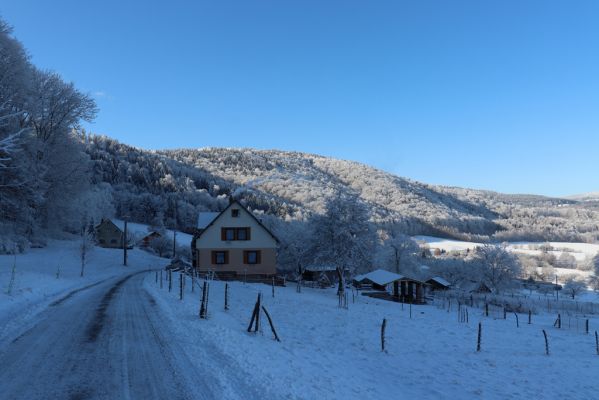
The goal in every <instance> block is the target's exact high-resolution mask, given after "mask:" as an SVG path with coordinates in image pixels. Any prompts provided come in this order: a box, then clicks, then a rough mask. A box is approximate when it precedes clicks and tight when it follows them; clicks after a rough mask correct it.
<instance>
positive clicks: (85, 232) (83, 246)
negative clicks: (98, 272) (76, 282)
mask: <svg viewBox="0 0 599 400" xmlns="http://www.w3.org/2000/svg"><path fill="white" fill-rule="evenodd" d="M94 242H95V241H94V235H93V229H90V226H89V225H88V224H87V223H83V224H82V226H81V234H80V242H79V256H80V258H81V274H80V275H81V277H83V275H84V272H85V265H86V264H87V261H88V260H89V254H90V253H91V252H92V251H93V250H94Z"/></svg>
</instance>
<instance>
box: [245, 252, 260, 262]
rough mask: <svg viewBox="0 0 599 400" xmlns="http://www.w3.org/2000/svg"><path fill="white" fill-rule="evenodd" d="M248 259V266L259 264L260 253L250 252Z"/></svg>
mask: <svg viewBox="0 0 599 400" xmlns="http://www.w3.org/2000/svg"><path fill="white" fill-rule="evenodd" d="M247 259H248V264H257V263H258V252H256V251H248V252H247Z"/></svg>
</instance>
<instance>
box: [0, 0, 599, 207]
mask: <svg viewBox="0 0 599 400" xmlns="http://www.w3.org/2000/svg"><path fill="white" fill-rule="evenodd" d="M0 15H2V17H3V18H4V19H6V20H7V21H8V22H9V23H10V24H12V25H13V26H14V28H15V34H16V36H17V37H18V38H19V39H20V40H21V41H22V42H23V43H24V45H25V47H27V48H28V49H29V52H30V53H31V55H32V59H33V62H34V63H35V64H36V65H38V66H40V67H42V68H48V69H52V70H56V71H58V72H60V73H61V74H62V75H63V76H64V77H65V78H66V79H67V80H72V81H74V82H75V84H76V85H77V86H78V87H79V88H81V89H82V90H84V91H88V92H90V93H93V94H94V96H95V97H96V98H97V102H98V104H99V106H100V108H101V111H100V114H99V116H98V118H97V120H96V122H95V123H94V124H92V125H91V126H87V128H88V129H91V130H92V131H93V132H95V133H103V134H107V135H109V136H112V137H115V138H117V139H118V140H120V141H122V142H125V143H128V144H132V145H135V146H138V147H142V148H148V149H158V148H176V147H204V146H227V147H254V148H261V149H268V148H276V149H283V150H298V151H305V152H312V153H319V154H324V155H330V156H334V157H339V158H344V159H351V160H357V161H361V162H364V163H367V164H371V165H374V166H376V167H379V168H382V169H384V170H387V171H390V172H393V173H396V174H398V175H401V176H405V177H409V178H412V179H416V180H419V181H423V182H427V183H438V184H446V185H457V186H464V187H473V188H486V189H493V190H498V191H503V192H508V193H539V194H548V195H567V194H573V193H579V192H586V191H592V190H599V174H598V172H599V157H598V153H599V22H598V21H599V1H595V0H590V1H566V0H564V1H547V0H543V1H526V0H508V1H503V0H502V1H480V0H473V1H445V0H438V1H427V0H413V1H399V0H394V1H348V0H343V1H322V0H316V1H307V0H301V1H280V0H276V1H253V0H240V1H227V0H218V1H186V2H185V1H177V0H171V1H125V0H121V1H112V0H108V1H93V2H92V1H80V0H70V1H68V0H53V1H42V0H39V1H30V0H19V1H12V2H8V1H3V2H2V3H1V5H0Z"/></svg>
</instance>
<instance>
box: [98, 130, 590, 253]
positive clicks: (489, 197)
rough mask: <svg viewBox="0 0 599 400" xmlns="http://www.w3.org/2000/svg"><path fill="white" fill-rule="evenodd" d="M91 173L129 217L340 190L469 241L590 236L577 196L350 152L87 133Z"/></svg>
mask: <svg viewBox="0 0 599 400" xmlns="http://www.w3.org/2000/svg"><path fill="white" fill-rule="evenodd" d="M87 152H88V154H89V156H90V157H91V159H92V161H93V163H94V167H93V170H94V182H95V183H98V184H99V183H101V182H106V183H109V184H111V185H112V186H113V188H114V189H115V190H114V197H115V206H116V209H117V212H118V213H119V214H121V216H122V215H128V216H130V217H131V218H132V219H135V220H137V221H139V222H146V223H152V220H153V219H155V218H158V219H164V221H166V224H167V225H168V226H178V227H179V228H180V229H186V228H189V227H192V226H193V225H194V224H195V218H196V213H197V211H199V210H219V209H220V208H222V207H223V206H224V205H225V204H226V199H225V197H226V196H228V195H235V196H236V197H239V198H241V199H243V200H244V201H245V202H246V204H247V205H248V206H249V207H250V208H252V209H253V210H257V211H260V212H264V213H265V214H270V215H273V216H277V217H279V218H280V219H282V220H303V219H306V218H308V217H309V216H310V215H312V214H320V213H322V212H323V211H324V206H325V202H326V200H327V199H328V198H330V197H332V196H333V195H334V194H337V193H342V194H344V195H347V196H350V197H353V198H355V199H358V200H360V201H363V202H364V203H365V204H366V205H367V206H368V208H369V210H370V213H371V219H372V221H374V222H378V223H384V222H388V221H393V222H395V223H396V224H399V226H401V229H402V230H403V231H404V233H405V234H409V235H417V234H428V235H441V236H448V237H455V238H463V239H477V240H502V241H503V240H513V239H526V240H549V239H551V240H571V241H576V240H578V241H592V240H595V239H596V238H597V234H598V232H599V226H598V224H597V220H598V217H599V213H598V211H597V210H596V209H594V208H592V207H590V206H588V205H587V204H584V203H579V202H576V201H572V200H565V199H555V198H548V197H543V196H534V195H504V194H499V193H495V192H489V191H478V190H470V189H461V188H453V187H442V186H432V185H427V184H422V183H419V182H415V181H412V180H409V179H405V178H401V177H397V176H394V175H392V174H389V173H386V172H383V171H380V170H377V169H375V168H372V167H369V166H366V165H363V164H360V163H356V162H351V161H344V160H337V159H332V158H327V157H322V156H318V155H310V154H303V153H298V152H284V151H276V150H268V151H264V150H252V149H225V148H205V149H197V150H193V149H181V150H168V151H144V150H140V149H136V148H133V147H130V146H127V145H123V144H120V143H118V142H116V141H114V140H112V139H110V138H106V137H99V136H89V137H88V140H87Z"/></svg>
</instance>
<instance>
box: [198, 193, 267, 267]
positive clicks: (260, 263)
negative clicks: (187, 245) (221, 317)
mask: <svg viewBox="0 0 599 400" xmlns="http://www.w3.org/2000/svg"><path fill="white" fill-rule="evenodd" d="M278 244H279V241H278V239H277V238H276V237H275V235H273V233H272V232H271V231H270V230H269V229H268V228H266V227H265V226H264V225H263V224H262V223H261V222H260V220H259V219H258V218H256V217H255V216H254V214H252V213H251V212H250V211H248V210H247V209H246V208H245V207H244V206H243V205H241V204H240V203H239V202H238V201H232V202H231V203H230V204H229V206H228V207H227V208H225V209H224V210H223V211H222V212H220V213H200V215H199V217H198V231H197V234H196V235H195V236H194V239H193V241H192V251H193V258H194V266H195V268H196V269H197V270H198V271H199V272H200V273H206V272H215V273H216V274H217V275H221V276H227V277H231V278H234V277H240V278H242V277H252V278H265V277H270V276H274V275H275V274H276V273H277V248H278Z"/></svg>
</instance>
